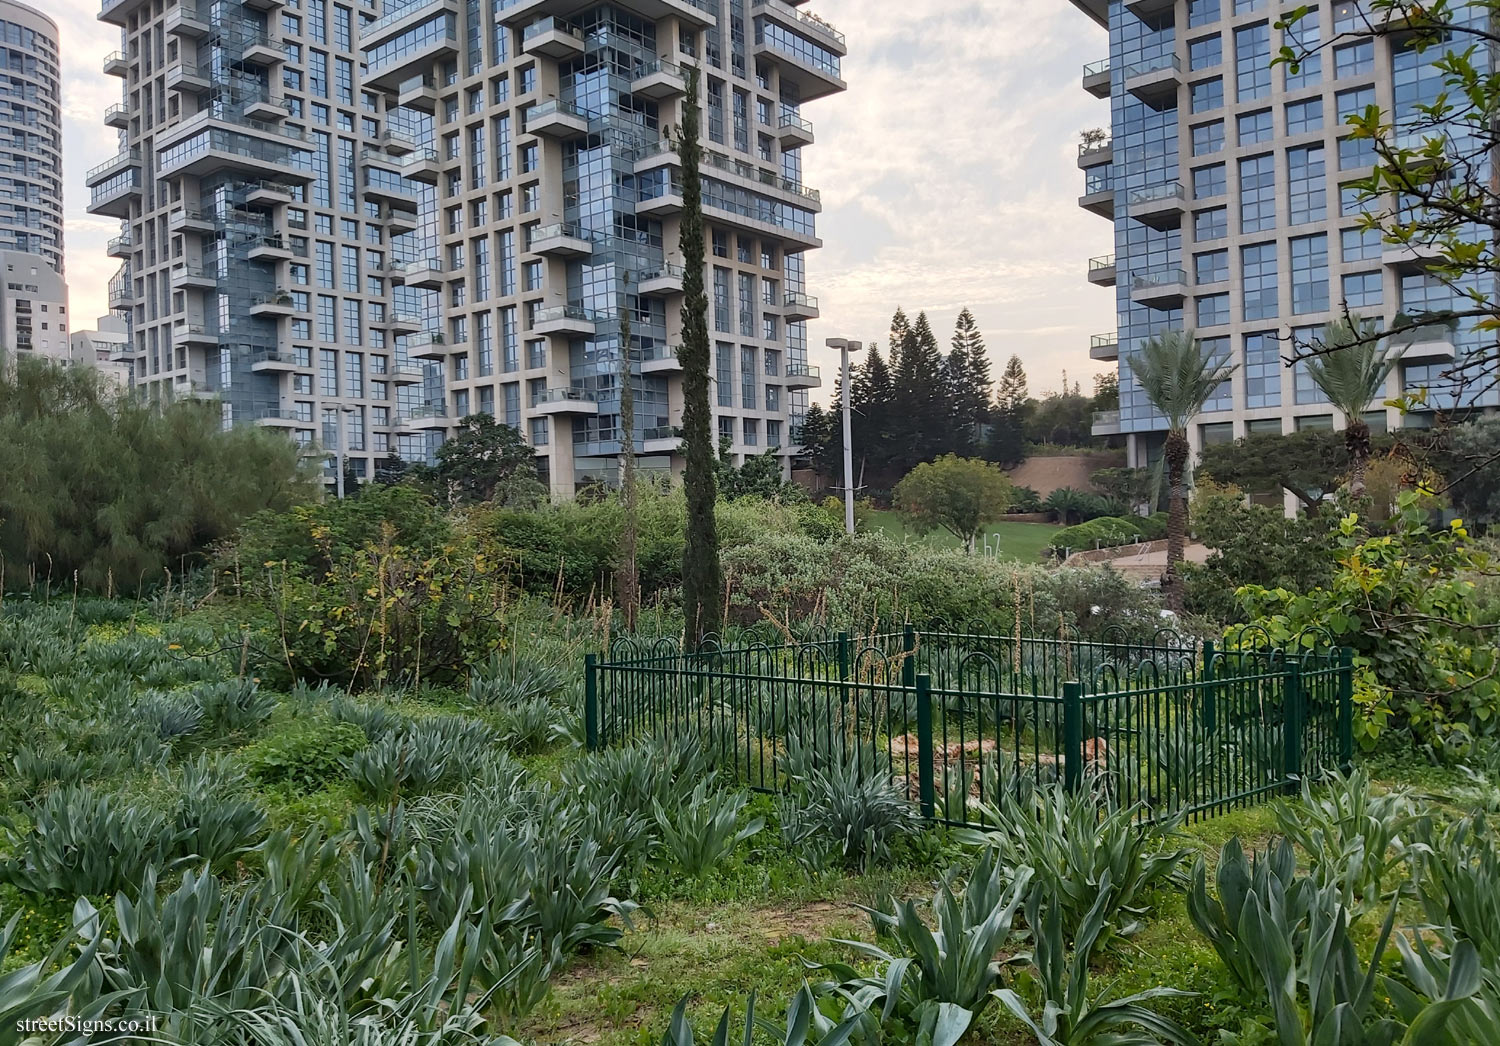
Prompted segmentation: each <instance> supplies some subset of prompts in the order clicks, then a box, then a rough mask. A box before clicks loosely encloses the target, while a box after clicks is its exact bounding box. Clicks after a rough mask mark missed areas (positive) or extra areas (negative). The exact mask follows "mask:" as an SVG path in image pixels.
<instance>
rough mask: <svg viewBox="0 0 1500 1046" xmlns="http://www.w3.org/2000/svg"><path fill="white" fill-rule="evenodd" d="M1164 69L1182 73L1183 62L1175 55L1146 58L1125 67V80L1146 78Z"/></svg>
mask: <svg viewBox="0 0 1500 1046" xmlns="http://www.w3.org/2000/svg"><path fill="white" fill-rule="evenodd" d="M1162 69H1176V70H1178V71H1179V72H1181V71H1182V62H1181V60H1179V59H1178V57H1177V55H1176V54H1175V53H1173V54H1159V55H1157V56H1156V57H1155V58H1146V59H1143V60H1141V61H1139V62H1135V63H1133V64H1131V65H1127V66H1126V67H1125V79H1127V80H1129V79H1130V78H1131V77H1134V76H1144V75H1146V74H1147V73H1155V72H1159V71H1161V70H1162Z"/></svg>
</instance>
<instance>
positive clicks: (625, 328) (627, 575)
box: [615, 306, 641, 632]
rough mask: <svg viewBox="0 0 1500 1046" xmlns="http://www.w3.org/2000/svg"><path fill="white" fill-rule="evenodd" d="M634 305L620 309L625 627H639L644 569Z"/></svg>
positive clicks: (619, 575) (618, 590) (620, 595)
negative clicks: (639, 514) (641, 563)
mask: <svg viewBox="0 0 1500 1046" xmlns="http://www.w3.org/2000/svg"><path fill="white" fill-rule="evenodd" d="M630 341H631V338H630V309H629V308H628V307H623V306H622V307H621V309H620V491H621V493H622V494H623V496H624V500H625V506H624V507H625V522H624V525H623V526H622V527H621V529H620V564H619V567H618V568H617V569H616V571H615V599H616V600H617V601H618V602H619V604H620V609H621V610H623V611H624V613H625V630H626V631H627V632H634V631H635V612H636V606H637V604H638V603H639V602H640V591H641V582H640V571H639V568H638V566H637V564H636V558H637V547H638V546H639V543H640V540H639V525H640V521H639V519H638V518H637V511H636V498H635V494H636V491H635V375H634V374H633V373H632V368H631V365H630V364H631V360H630V357H631V355H632V352H631V344H630Z"/></svg>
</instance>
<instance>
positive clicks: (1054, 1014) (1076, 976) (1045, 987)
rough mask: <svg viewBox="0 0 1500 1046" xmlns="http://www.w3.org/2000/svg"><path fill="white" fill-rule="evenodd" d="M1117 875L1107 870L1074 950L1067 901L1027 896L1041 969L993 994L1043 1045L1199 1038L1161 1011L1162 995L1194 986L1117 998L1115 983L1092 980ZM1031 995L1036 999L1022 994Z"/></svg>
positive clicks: (1106, 1045)
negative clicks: (1156, 1005)
mask: <svg viewBox="0 0 1500 1046" xmlns="http://www.w3.org/2000/svg"><path fill="white" fill-rule="evenodd" d="M1113 892H1114V883H1112V882H1111V881H1110V876H1109V872H1108V871H1106V872H1105V873H1104V875H1103V877H1102V879H1101V881H1100V884H1099V895H1098V897H1097V899H1096V900H1095V901H1094V904H1093V906H1092V907H1091V908H1090V909H1089V911H1088V913H1087V914H1086V915H1085V916H1084V920H1083V922H1082V924H1081V925H1079V926H1078V928H1077V931H1076V933H1075V934H1074V936H1073V947H1072V950H1071V951H1069V949H1068V945H1067V942H1066V940H1065V939H1064V933H1063V912H1062V908H1061V907H1060V906H1058V905H1056V904H1052V903H1050V899H1049V898H1047V897H1046V896H1045V894H1044V893H1042V892H1041V891H1034V892H1032V894H1031V895H1030V896H1029V897H1028V898H1027V900H1026V925H1027V926H1029V927H1031V937H1032V948H1033V952H1032V959H1033V962H1034V963H1035V965H1036V974H1035V975H1034V976H1033V975H1032V974H1031V973H1030V972H1029V971H1027V972H1025V973H1022V974H1020V975H1018V976H1017V977H1016V982H1017V987H1018V988H1019V991H1018V990H1017V989H1013V988H998V989H996V990H995V992H994V995H995V998H997V999H999V1000H1000V1002H1001V1003H1002V1004H1003V1005H1004V1006H1005V1008H1006V1009H1007V1010H1009V1011H1010V1012H1011V1013H1012V1014H1014V1015H1015V1016H1016V1017H1017V1018H1018V1019H1019V1020H1021V1021H1022V1022H1023V1023H1024V1024H1025V1025H1026V1026H1027V1027H1028V1028H1030V1029H1031V1031H1032V1033H1033V1034H1035V1035H1036V1038H1037V1043H1038V1046H1090V1044H1099V1046H1151V1044H1156V1043H1181V1044H1191V1043H1196V1041H1197V1040H1196V1039H1195V1038H1194V1037H1193V1035H1192V1034H1191V1033H1189V1032H1188V1031H1187V1030H1186V1029H1184V1028H1183V1027H1181V1026H1180V1025H1179V1024H1177V1022H1175V1021H1173V1020H1171V1019H1170V1018H1167V1017H1163V1016H1162V1015H1161V1014H1159V1013H1157V1012H1156V1011H1155V1010H1154V1009H1152V1007H1151V1006H1150V1003H1152V1002H1153V1001H1154V1000H1156V999H1163V998H1173V997H1183V996H1188V995H1191V994H1192V993H1191V992H1184V991H1178V990H1177V989H1175V988H1151V989H1148V990H1146V991H1144V992H1138V993H1136V994H1134V995H1129V996H1125V997H1124V998H1119V999H1112V998H1110V997H1109V995H1110V992H1109V989H1108V988H1106V989H1105V990H1103V991H1095V990H1093V989H1091V988H1090V985H1089V962H1090V960H1091V959H1092V958H1093V954H1094V950H1095V949H1096V948H1097V947H1098V945H1099V944H1100V943H1101V937H1102V935H1103V934H1104V932H1105V931H1106V929H1107V928H1108V920H1109V913H1110V911H1111V910H1112V909H1113V908H1114V907H1115V901H1114V899H1113V898H1112V897H1111V894H1112V893H1113ZM1023 993H1024V994H1026V995H1028V996H1030V1004H1028V1002H1027V1001H1026V1000H1025V999H1023V997H1022V994H1023Z"/></svg>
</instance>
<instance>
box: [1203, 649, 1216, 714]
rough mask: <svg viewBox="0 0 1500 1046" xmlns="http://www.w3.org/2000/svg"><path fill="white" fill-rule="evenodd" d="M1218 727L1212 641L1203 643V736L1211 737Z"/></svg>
mask: <svg viewBox="0 0 1500 1046" xmlns="http://www.w3.org/2000/svg"><path fill="white" fill-rule="evenodd" d="M1218 725H1219V706H1218V694H1217V692H1216V690H1215V687H1214V641H1213V640H1212V639H1205V640H1204V641H1203V736H1204V737H1212V736H1213V735H1214V730H1216V729H1217V728H1218Z"/></svg>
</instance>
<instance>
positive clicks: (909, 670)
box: [901, 624, 917, 686]
mask: <svg viewBox="0 0 1500 1046" xmlns="http://www.w3.org/2000/svg"><path fill="white" fill-rule="evenodd" d="M901 653H902V658H901V685H902V686H916V685H917V626H916V625H912V624H908V625H907V626H906V627H905V629H904V630H903V631H902V633H901Z"/></svg>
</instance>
